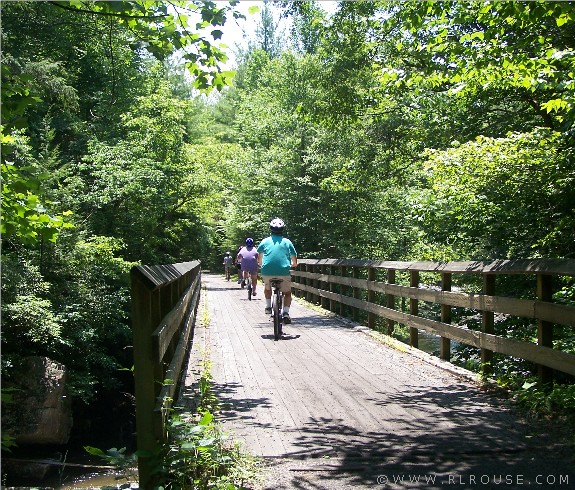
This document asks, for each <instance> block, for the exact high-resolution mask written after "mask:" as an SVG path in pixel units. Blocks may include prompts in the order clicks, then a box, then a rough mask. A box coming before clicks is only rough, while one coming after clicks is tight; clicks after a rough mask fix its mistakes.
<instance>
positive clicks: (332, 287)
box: [325, 265, 336, 312]
mask: <svg viewBox="0 0 575 490" xmlns="http://www.w3.org/2000/svg"><path fill="white" fill-rule="evenodd" d="M325 269H326V272H327V274H328V275H329V276H332V275H333V272H334V268H333V266H331V265H327V266H326V267H325ZM327 290H328V291H329V292H330V293H334V292H335V284H334V283H333V282H332V281H331V279H329V282H328V288H327ZM328 304H329V311H332V312H335V304H336V301H334V300H333V299H331V298H329V302H328Z"/></svg>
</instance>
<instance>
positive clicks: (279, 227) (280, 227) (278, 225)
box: [270, 218, 285, 233]
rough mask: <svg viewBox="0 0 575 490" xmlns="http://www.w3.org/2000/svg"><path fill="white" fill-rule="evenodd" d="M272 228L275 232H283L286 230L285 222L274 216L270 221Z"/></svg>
mask: <svg viewBox="0 0 575 490" xmlns="http://www.w3.org/2000/svg"><path fill="white" fill-rule="evenodd" d="M270 228H271V230H272V232H274V233H281V232H282V231H284V228H285V223H284V222H283V221H282V220H281V219H279V218H274V219H272V220H271V221H270Z"/></svg>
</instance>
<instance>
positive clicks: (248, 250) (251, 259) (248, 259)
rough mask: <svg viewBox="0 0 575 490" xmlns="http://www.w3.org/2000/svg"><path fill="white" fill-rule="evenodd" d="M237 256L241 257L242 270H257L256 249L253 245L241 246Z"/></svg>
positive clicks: (252, 271)
mask: <svg viewBox="0 0 575 490" xmlns="http://www.w3.org/2000/svg"><path fill="white" fill-rule="evenodd" d="M238 257H241V258H242V271H248V272H249V273H250V274H255V273H257V271H258V251H257V250H256V248H255V247H253V246H252V247H242V248H241V250H240V251H239V252H238Z"/></svg>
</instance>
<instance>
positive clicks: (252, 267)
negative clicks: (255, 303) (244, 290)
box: [236, 238, 259, 296]
mask: <svg viewBox="0 0 575 490" xmlns="http://www.w3.org/2000/svg"><path fill="white" fill-rule="evenodd" d="M258 255H259V254H258V251H257V250H256V249H255V247H254V239H253V238H246V245H245V247H242V248H241V249H240V251H239V252H238V257H237V259H236V260H237V261H238V262H239V263H240V264H241V266H242V275H243V279H242V287H244V286H245V285H246V279H247V278H248V275H250V276H252V296H255V295H256V286H257V283H258Z"/></svg>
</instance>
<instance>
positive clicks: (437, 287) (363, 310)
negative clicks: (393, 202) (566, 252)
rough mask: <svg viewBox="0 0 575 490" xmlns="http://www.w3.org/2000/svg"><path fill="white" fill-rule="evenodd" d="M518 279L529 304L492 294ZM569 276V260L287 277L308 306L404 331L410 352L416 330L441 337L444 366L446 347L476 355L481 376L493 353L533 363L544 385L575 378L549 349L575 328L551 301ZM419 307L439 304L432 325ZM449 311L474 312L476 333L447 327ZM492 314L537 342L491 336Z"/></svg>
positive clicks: (371, 268) (361, 265)
mask: <svg viewBox="0 0 575 490" xmlns="http://www.w3.org/2000/svg"><path fill="white" fill-rule="evenodd" d="M517 275H523V276H524V277H528V278H531V280H532V282H533V294H532V296H533V298H532V299H521V298H515V297H505V296H497V295H495V290H496V287H497V282H498V281H503V280H505V279H507V280H508V279H509V278H510V277H513V276H515V277H516V278H517ZM381 276H384V277H381ZM400 276H401V278H400ZM470 276H472V280H471V281H470V279H469V277H470ZM572 276H575V260H572V259H557V260H555V259H552V260H551V259H549V260H548V259H538V260H500V261H494V262H448V263H435V262H381V261H369V260H345V259H320V260H315V259H314V260H311V259H301V260H299V264H298V267H297V269H296V270H294V271H292V278H293V288H294V291H295V294H296V295H299V296H305V297H306V299H307V300H308V301H311V302H316V303H320V304H321V305H322V306H323V307H325V308H328V309H330V310H331V311H334V312H337V313H340V314H341V315H344V316H351V317H353V318H354V319H355V320H361V319H362V317H363V319H364V320H365V321H366V322H367V324H368V326H369V327H370V328H374V327H375V326H376V319H377V318H378V317H379V318H380V320H379V322H378V324H379V325H378V327H379V328H381V327H383V330H384V331H385V333H387V334H388V335H392V334H393V331H394V325H395V324H396V323H400V324H403V325H405V326H407V327H408V328H409V334H410V344H411V345H412V346H413V347H417V346H418V338H419V330H424V331H427V332H429V333H432V334H435V335H438V336H440V357H441V358H442V359H444V360H447V361H448V360H450V356H451V340H455V341H457V342H460V343H464V344H468V345H471V346H475V347H478V348H480V352H481V363H482V366H483V368H484V370H486V371H488V370H489V369H490V367H491V366H492V362H493V353H494V352H498V353H501V354H505V355H507V356H512V357H516V358H522V359H525V360H527V361H532V362H534V363H535V364H537V365H538V366H539V368H538V370H539V377H540V380H541V381H543V382H550V381H552V379H553V370H554V369H555V370H557V371H561V372H564V373H568V374H570V375H573V376H575V355H572V354H569V353H566V352H562V351H560V350H558V349H554V348H553V327H554V325H560V326H562V328H573V327H575V307H574V306H570V305H567V304H557V303H554V302H553V298H552V297H553V293H554V287H557V286H556V283H557V282H558V280H559V278H565V277H572ZM398 279H401V280H398ZM473 279H475V283H476V284H477V283H478V284H479V285H480V287H479V289H480V290H479V291H473V292H465V291H464V290H463V287H460V286H458V288H457V290H452V285H453V284H454V282H456V283H458V284H459V283H461V284H463V283H465V282H467V283H472V282H473ZM423 281H425V282H426V284H424V283H422V282H423ZM402 283H403V284H402ZM554 285H555V286H554ZM420 302H427V303H432V304H434V305H436V310H437V315H436V318H428V317H424V315H422V314H420ZM454 307H461V308H466V309H469V310H476V311H477V312H479V313H480V315H481V330H480V331H479V330H472V329H469V328H466V327H465V326H456V325H452V324H450V323H451V319H452V313H453V308H454ZM427 310H429V308H427ZM495 314H503V315H512V316H516V317H522V318H528V319H530V320H531V321H533V324H534V326H533V328H534V332H533V337H536V338H537V343H534V342H528V341H525V342H522V341H518V340H515V339H512V338H506V337H504V336H501V335H496V334H495V333H494V332H495V328H494V327H495ZM428 316H431V315H428ZM382 324H383V325H382Z"/></svg>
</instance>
